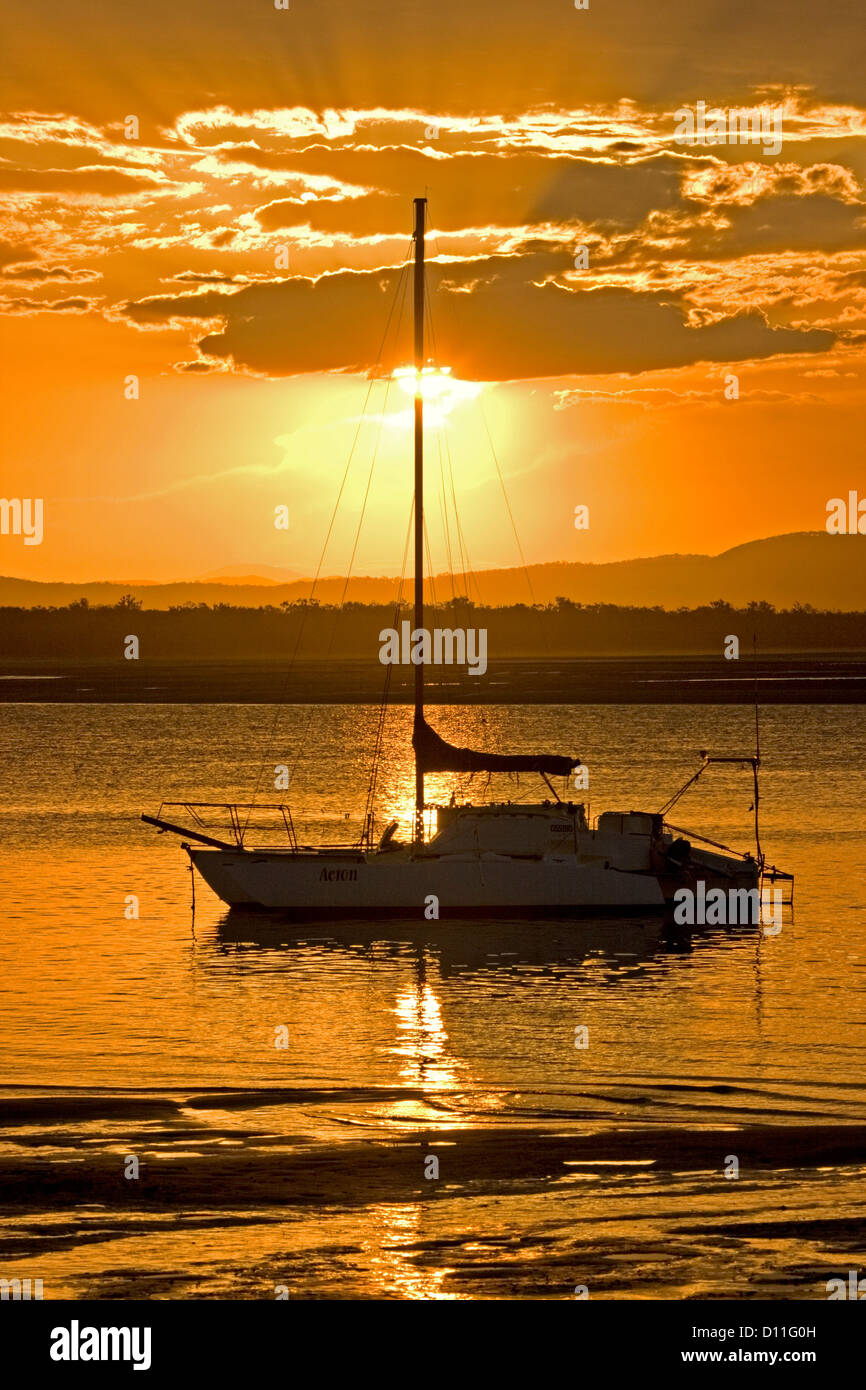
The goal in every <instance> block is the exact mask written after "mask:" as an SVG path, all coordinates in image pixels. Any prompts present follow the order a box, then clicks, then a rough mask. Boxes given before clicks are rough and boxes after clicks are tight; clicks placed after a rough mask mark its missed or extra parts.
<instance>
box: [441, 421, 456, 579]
mask: <svg viewBox="0 0 866 1390" xmlns="http://www.w3.org/2000/svg"><path fill="white" fill-rule="evenodd" d="M438 443H439V480H440V488H439V515H440V516H441V518H442V531H443V534H444V536H445V554H446V556H447V558H448V577H449V579H450V581H451V599H452V602H453V600H454V598H455V596H456V590H455V588H454V557H453V554H452V551H451V530H450V527H449V525H448V494H447V493H446V491H445V466H444V464H443V462H442V431H441V430H440V431H439V436H438Z"/></svg>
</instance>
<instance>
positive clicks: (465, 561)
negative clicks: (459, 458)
mask: <svg viewBox="0 0 866 1390" xmlns="http://www.w3.org/2000/svg"><path fill="white" fill-rule="evenodd" d="M427 211H428V214H429V212H430V203H429V199H428V203H427ZM432 239H433V241H435V243H436V255H437V256H440V255H441V254H442V248H441V246H440V243H439V238H438V236H436V235H434V236H433V238H432ZM425 290H426V295H425V304H426V307H427V311H428V316H429V323H430V338H431V341H432V343H433V351H434V354H435V355H436V356H438V351H439V349H438V345H437V342H436V328H435V325H434V322H433V301H432V296H431V295H430V293H429V285H428V284H427V283H426V281H425ZM485 426H486V421H485ZM488 438H489V432H488ZM445 447H446V450H447V453H448V468H449V472H450V475H451V494H452V499H453V505H454V517H455V522H456V529H457V534H458V540H459V543H460V562H461V565H462V566H463V583H464V586H465V588H466V590H467V594H466V597H467V598H468V599H470V600H471V598H472V589H471V585H470V582H469V581H470V580H471V581H472V582H474V584H475V593H476V595H477V597H478V602H479V603H480V604H482V605H483V603H484V600H483V598H482V597H481V587H480V585H479V583H478V580H477V578H476V576H475V574H474V572H473V570H472V566H471V564H470V563H469V547H468V546H467V544H466V540H465V537H464V535H463V528H462V526H461V523H460V513H459V511H458V509H457V494H456V489H455V486H454V469H453V464H452V460H451V446H450V444H449V442H448V437H447V435H446V436H445ZM491 448H492V441H491ZM494 457H495V455H494ZM498 467H499V465H498V463H497V469H498ZM500 481H501V477H500ZM505 500H506V505H508V498H507V497H506V499H505ZM509 511H510V509H509ZM513 524H514V520H513V518H512V525H513ZM516 534H517V533H516V531H515V535H516ZM517 544H518V548H519V547H520V539H519V537H518V538H517ZM521 553H522V552H521ZM524 567H525V566H524ZM530 588H531V586H530Z"/></svg>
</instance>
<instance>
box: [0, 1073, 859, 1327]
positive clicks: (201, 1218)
mask: <svg viewBox="0 0 866 1390" xmlns="http://www.w3.org/2000/svg"><path fill="white" fill-rule="evenodd" d="M722 1089H725V1088H722ZM437 1100H438V1101H440V1102H441V1100H442V1097H441V1096H440V1097H438V1098H437V1097H433V1096H426V1095H425V1093H424V1092H423V1091H422V1090H411V1089H407V1088H402V1087H400V1088H394V1089H393V1090H389V1089H387V1088H378V1087H375V1088H355V1089H353V1090H351V1091H345V1090H336V1089H335V1090H332V1089H329V1088H324V1089H319V1090H317V1089H315V1088H309V1089H307V1088H304V1087H299V1088H291V1089H283V1088H278V1089H274V1090H270V1091H260V1090H251V1091H246V1090H235V1091H200V1092H195V1093H183V1094H181V1093H159V1094H157V1093H150V1094H140V1095H139V1094H126V1095H118V1094H102V1095H100V1094H98V1093H97V1094H94V1093H88V1094H76V1093H72V1092H66V1093H64V1094H33V1093H32V1092H28V1093H27V1094H21V1095H16V1094H15V1093H14V1092H9V1093H8V1094H7V1097H6V1099H5V1100H4V1101H3V1102H2V1104H0V1116H2V1121H3V1131H4V1135H5V1140H4V1143H3V1145H2V1154H0V1192H2V1206H0V1216H2V1223H0V1257H2V1258H0V1263H2V1267H3V1272H4V1274H5V1275H6V1276H7V1277H12V1276H15V1275H17V1276H18V1277H22V1278H23V1277H27V1275H28V1274H29V1275H30V1276H34V1275H39V1276H40V1277H43V1278H44V1279H45V1283H46V1292H45V1297H46V1298H50V1297H52V1296H53V1297H62V1296H66V1297H69V1296H72V1297H90V1298H136V1297H137V1298H141V1297H145V1298H148V1297H165V1296H171V1297H227V1296H231V1297H246V1298H262V1297H274V1296H275V1294H274V1288H275V1287H276V1285H278V1284H280V1283H281V1281H282V1280H284V1279H285V1281H286V1286H287V1287H289V1288H290V1296H291V1297H300V1298H318V1297H329V1298H334V1297H337V1298H339V1297H362V1298H363V1297H389V1296H393V1297H406V1296H415V1297H444V1298H454V1297H472V1298H489V1297H497V1298H498V1297H517V1298H527V1297H528V1298H532V1297H542V1298H557V1297H573V1296H574V1288H575V1287H576V1286H577V1284H580V1283H585V1284H588V1286H589V1287H590V1290H591V1294H590V1296H597V1297H618V1298H622V1297H635V1296H637V1297H673V1298H688V1297H695V1298H704V1297H708V1298H712V1297H723V1296H725V1297H737V1298H749V1297H781V1298H804V1299H808V1298H826V1296H827V1295H826V1288H825V1285H826V1280H827V1279H829V1278H831V1277H834V1276H837V1275H838V1274H839V1273H840V1272H842V1273H844V1272H845V1271H847V1269H848V1268H849V1267H851V1268H853V1267H856V1266H857V1261H858V1260H862V1252H863V1248H864V1243H866V1214H864V1209H863V1208H864V1203H863V1187H862V1173H863V1168H864V1165H866V1126H864V1125H853V1124H847V1125H846V1124H804V1125H800V1124H792V1123H785V1124H767V1123H759V1124H746V1125H732V1124H731V1123H730V1122H727V1123H724V1124H719V1123H715V1124H713V1123H707V1125H706V1126H704V1127H699V1128H698V1127H689V1128H685V1127H669V1126H667V1125H658V1124H656V1125H653V1124H647V1123H646V1122H645V1121H641V1119H640V1118H639V1115H636V1114H632V1115H631V1116H625V1115H624V1116H623V1122H622V1124H621V1125H620V1126H611V1125H610V1124H605V1125H603V1126H598V1125H596V1124H587V1125H586V1126H580V1127H575V1126H574V1123H573V1120H572V1122H571V1123H570V1124H569V1125H568V1126H567V1128H568V1129H569V1130H571V1131H572V1132H563V1131H557V1129H555V1128H554V1127H552V1126H551V1125H550V1124H548V1125H546V1126H538V1125H533V1124H531V1123H526V1122H524V1123H521V1124H510V1125H508V1124H501V1123H493V1124H490V1125H488V1124H484V1123H483V1122H482V1123H478V1122H477V1121H478V1117H472V1116H469V1115H467V1116H466V1117H464V1118H463V1119H461V1120H459V1121H458V1122H456V1123H449V1122H448V1121H447V1120H446V1123H444V1124H443V1123H440V1122H437V1121H436V1120H433V1121H432V1122H430V1123H423V1122H422V1123H418V1122H415V1123H412V1122H411V1120H410V1119H409V1118H408V1117H407V1121H406V1123H405V1124H404V1126H403V1128H402V1131H401V1132H399V1133H395V1130H394V1127H393V1126H390V1127H389V1129H388V1131H387V1133H385V1132H384V1131H383V1132H382V1133H381V1134H379V1135H377V1134H376V1133H375V1127H371V1126H370V1124H369V1123H365V1122H364V1120H363V1119H362V1118H361V1117H362V1116H363V1115H364V1113H365V1108H366V1112H367V1113H369V1110H370V1108H374V1109H375V1108H376V1107H378V1108H379V1109H380V1110H381V1108H382V1107H389V1106H392V1107H393V1106H398V1105H399V1106H402V1107H403V1108H404V1109H405V1110H407V1112H408V1113H409V1114H411V1111H412V1110H413V1108H414V1109H417V1110H421V1111H423V1110H424V1108H425V1107H429V1106H435V1104H436V1102H437ZM625 1108H627V1107H625ZM632 1109H633V1111H637V1112H639V1110H640V1104H639V1099H637V1100H635V1101H634V1102H633V1105H632ZM276 1110H279V1111H280V1114H281V1119H282V1124H283V1129H282V1132H279V1133H277V1132H273V1131H272V1130H270V1129H269V1127H268V1116H269V1113H272V1112H273V1111H276ZM247 1116H251V1117H253V1119H254V1122H255V1123H251V1122H249V1121H248V1120H247ZM311 1116H312V1117H317V1118H316V1119H315V1123H314V1124H312V1125H311ZM293 1120H296V1121H297V1123H296V1126H295V1128H294V1129H292V1122H293ZM324 1120H327V1121H328V1122H331V1123H332V1127H336V1128H342V1134H341V1135H340V1137H339V1138H336V1139H334V1138H331V1139H330V1140H327V1141H323V1140H322V1138H321V1137H320V1133H321V1122H322V1121H324ZM335 1121H336V1125H334V1123H333V1122H335ZM565 1128H566V1126H565V1124H564V1125H563V1129H565ZM317 1129H318V1130H319V1134H317V1133H316V1131H317ZM356 1136H357V1137H356ZM129 1155H136V1156H137V1157H138V1159H139V1162H140V1176H139V1177H138V1178H137V1179H127V1178H125V1177H124V1175H123V1173H124V1163H125V1160H126V1158H127V1157H128V1156H129ZM730 1155H736V1156H737V1159H738V1161H739V1165H740V1177H739V1179H738V1180H737V1181H731V1180H728V1179H726V1178H725V1176H724V1169H725V1164H726V1161H727V1160H728V1159H729V1156H730ZM431 1157H435V1158H437V1159H438V1161H439V1165H440V1166H439V1177H438V1179H433V1180H429V1179H426V1178H425V1175H424V1174H425V1165H428V1164H429V1160H430V1158H431ZM311 1207H315V1208H317V1215H316V1219H314V1220H311V1218H310V1208H311ZM482 1223H483V1224H482ZM479 1230H483V1231H484V1235H483V1236H479V1235H478V1231H479ZM180 1236H182V1237H183V1239H184V1242H185V1244H184V1246H183V1253H181V1252H180V1251H179V1248H178V1246H177V1240H178V1238H179V1237H180ZM248 1241H249V1254H250V1256H251V1257H252V1256H253V1255H254V1256H255V1258H254V1259H251V1262H249V1261H247V1260H246V1259H245V1258H244V1252H245V1251H246V1250H247V1242H248ZM299 1243H300V1245H301V1246H303V1249H302V1250H301V1249H298V1248H296V1246H297V1245H298V1244H299ZM205 1246H206V1248H207V1251H208V1261H207V1265H208V1267H207V1269H206V1270H204V1269H203V1268H201V1266H202V1265H203V1263H204V1261H203V1260H202V1259H200V1258H198V1256H199V1255H200V1253H201V1249H202V1248H203V1247H205ZM97 1251H98V1253H97ZM172 1260H173V1261H175V1263H177V1262H178V1261H180V1263H181V1265H182V1266H183V1268H175V1269H174V1270H173V1272H171V1271H169V1272H167V1266H168V1264H170V1263H171V1261H172ZM413 1281H415V1282H414V1284H413Z"/></svg>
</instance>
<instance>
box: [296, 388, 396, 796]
mask: <svg viewBox="0 0 866 1390" xmlns="http://www.w3.org/2000/svg"><path fill="white" fill-rule="evenodd" d="M390 390H391V378H390V377H388V378H387V379H386V382H385V399H384V401H383V402H382V412H381V414H380V416H379V428H378V430H377V431H376V442H375V445H374V447H373V457H372V459H371V460H370V471H369V473H368V474H367V486H366V488H365V490H364V500H363V503H362V504H361V514H360V516H359V517H358V525H357V526H356V528H355V539H354V542H353V544H352V554H351V556H350V557H349V563H348V565H347V566H346V579H345V582H344V584H343V592H342V594H341V595H340V604H339V607H338V609H337V612H336V613H335V614H334V621H333V623H332V624H331V633H330V637H329V638H328V647H327V651H326V652H325V660H326V661H328V660H330V657H331V652H332V651H333V649H334V640H335V638H336V636H337V627H338V625H339V623H340V619H341V618H342V617H343V614H344V611H345V605H346V594H347V592H348V589H349V581H350V580H351V577H352V570H353V568H354V564H355V555H356V554H357V550H358V542H359V540H360V539H361V529H362V527H363V525H364V517H365V515H366V512H367V502H368V500H369V497H370V487H371V484H372V482H373V471H374V469H375V467H376V459H377V457H378V453H379V443H380V440H381V438H382V425H383V423H384V420H385V411H386V409H387V406H388V393H389V392H390ZM312 718H313V706H312V705H311V706H310V707H309V710H308V711H307V723H306V725H305V727H304V736H303V738H302V739H301V741H300V743H299V744H298V748H297V751H296V753H295V757H294V761H293V763H292V768H291V776H292V777H293V776H294V775H295V772H296V770H297V767H298V763H299V762H300V760H301V757H302V755H303V750H304V746H305V744H306V741H307V736H308V734H309V731H310V724H311V723H312Z"/></svg>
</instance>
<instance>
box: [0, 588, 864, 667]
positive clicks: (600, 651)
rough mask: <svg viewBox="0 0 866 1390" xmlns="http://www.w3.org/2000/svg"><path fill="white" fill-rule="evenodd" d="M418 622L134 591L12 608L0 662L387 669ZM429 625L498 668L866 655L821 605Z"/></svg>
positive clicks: (512, 615) (351, 608)
mask: <svg viewBox="0 0 866 1390" xmlns="http://www.w3.org/2000/svg"><path fill="white" fill-rule="evenodd" d="M407 619H408V620H409V621H411V619H412V610H411V607H410V606H409V605H408V604H401V605H399V606H395V605H394V604H363V603H347V604H345V605H343V606H342V607H340V606H338V605H333V604H319V603H317V602H316V601H315V600H313V601H312V602H310V601H300V602H295V603H282V604H280V605H279V606H272V605H265V606H262V607H256V608H240V607H236V606H235V605H233V604H225V603H218V604H214V605H209V604H205V603H185V604H180V605H178V606H176V607H173V608H168V609H145V608H143V607H142V604H141V602H140V601H139V600H138V599H135V598H133V597H132V595H130V594H127V595H124V597H123V598H122V599H121V600H120V601H119V602H118V603H117V604H114V605H112V606H102V605H99V606H97V605H93V606H91V605H90V604H89V603H88V602H87V600H86V599H79V600H78V601H77V602H75V603H71V604H69V605H68V606H67V607H62V608H59V607H58V608H48V607H41V608H13V607H5V608H0V657H2V658H3V659H5V660H15V659H17V658H36V659H48V658H58V657H60V658H64V657H66V658H70V659H82V658H112V657H115V656H117V655H118V653H119V652H121V651H122V644H123V642H124V640H125V638H126V637H128V636H129V635H131V634H132V635H135V636H137V637H138V639H139V643H140V649H141V656H142V658H150V659H152V660H163V661H165V660H173V659H183V658H190V659H195V660H199V661H201V660H208V659H210V660H221V661H225V660H232V659H252V658H255V659H258V660H260V661H269V660H274V661H282V660H286V659H288V658H290V657H293V656H295V657H296V658H297V659H299V660H303V659H305V658H307V659H311V660H312V659H315V660H318V661H320V660H322V659H325V658H329V659H333V660H334V661H340V660H359V659H364V658H367V659H369V660H371V661H378V654H379V648H380V645H381V642H380V636H379V634H380V632H382V631H383V630H384V629H387V628H391V627H394V626H395V624H397V623H400V622H402V621H405V620H407ZM425 626H426V627H427V628H428V629H431V628H437V627H438V628H452V629H453V628H464V629H466V628H470V627H474V628H486V630H487V634H488V638H487V641H488V651H489V654H490V660H491V661H496V660H497V659H510V658H520V657H531V658H536V659H543V658H553V659H556V658H567V657H577V656H605V655H610V656H614V655H618V656H623V655H634V656H640V655H645V654H646V655H650V654H652V655H664V654H670V655H699V654H702V653H718V652H719V651H720V650H721V649H722V647H723V644H724V642H725V639H726V638H728V637H729V636H731V635H734V636H737V637H738V639H739V642H740V646H741V648H742V654H743V655H744V656H745V655H746V653H747V651H749V650H750V649H751V645H752V639H753V635H754V637H755V638H756V639H757V643H758V648H759V650H760V651H761V652H762V653H765V654H766V653H768V652H772V651H776V652H780V653H781V652H798V651H802V652H807V651H834V652H836V653H841V652H844V651H851V652H855V651H861V650H866V613H863V612H835V611H834V612H822V611H819V610H816V609H814V608H812V607H811V606H810V605H809V604H795V605H794V607H793V608H784V609H776V608H774V607H773V605H772V604H770V603H765V602H753V603H750V604H748V605H747V606H746V607H745V608H735V607H732V606H731V605H730V604H728V603H726V602H724V601H723V600H722V599H718V600H716V601H715V602H714V603H710V604H705V605H703V606H701V607H696V608H678V609H665V608H661V607H655V608H641V607H636V606H635V607H626V606H620V605H617V604H608V603H592V604H581V603H575V602H572V601H571V600H570V599H566V598H558V599H556V600H555V602H553V603H547V604H535V605H531V604H521V603H518V604H513V605H511V606H508V607H501V608H488V607H482V606H481V605H479V604H475V603H473V602H471V601H470V600H468V599H465V598H457V599H451V600H449V601H448V602H445V603H440V604H438V605H435V606H434V605H428V606H427V609H426V613H425Z"/></svg>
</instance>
